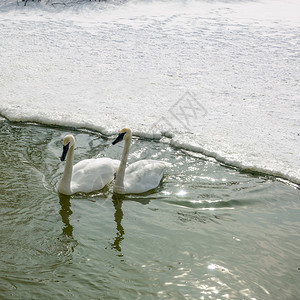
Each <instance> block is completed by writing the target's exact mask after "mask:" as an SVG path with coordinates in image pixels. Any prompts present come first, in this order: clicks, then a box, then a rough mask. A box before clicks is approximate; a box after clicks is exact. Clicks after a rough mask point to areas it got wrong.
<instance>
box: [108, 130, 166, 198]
mask: <svg viewBox="0 0 300 300" xmlns="http://www.w3.org/2000/svg"><path fill="white" fill-rule="evenodd" d="M131 137H132V135H131V131H130V129H128V128H124V129H122V131H121V134H120V135H119V137H118V138H117V139H116V140H115V141H114V142H113V144H116V143H118V142H119V141H121V140H122V139H123V138H124V141H125V144H124V150H123V154H122V159H121V163H120V167H119V170H118V172H117V176H116V179H115V183H114V192H115V193H117V194H140V193H144V192H147V191H150V190H152V189H155V188H156V187H157V186H158V185H159V183H160V181H161V179H162V177H163V174H164V170H165V169H166V168H167V167H170V166H171V164H170V163H167V162H164V161H157V160H151V159H149V160H140V161H137V162H135V163H133V164H131V165H129V166H128V167H127V168H126V163H127V158H128V154H129V148H130V143H131Z"/></svg>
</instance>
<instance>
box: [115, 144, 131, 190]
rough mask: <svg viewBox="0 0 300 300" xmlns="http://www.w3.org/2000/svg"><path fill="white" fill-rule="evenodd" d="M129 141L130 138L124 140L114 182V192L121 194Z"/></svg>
mask: <svg viewBox="0 0 300 300" xmlns="http://www.w3.org/2000/svg"><path fill="white" fill-rule="evenodd" d="M130 143H131V138H130V139H128V140H125V144H124V149H123V154H122V159H121V163H120V166H119V170H118V172H117V177H116V180H115V184H114V192H115V193H120V194H121V193H123V192H124V175H125V170H126V164H127V159H128V154H129V148H130Z"/></svg>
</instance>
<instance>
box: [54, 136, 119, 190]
mask: <svg viewBox="0 0 300 300" xmlns="http://www.w3.org/2000/svg"><path fill="white" fill-rule="evenodd" d="M74 145H75V138H74V136H73V135H71V134H69V135H66V136H65V138H64V141H63V153H62V156H61V159H60V160H61V161H64V160H65V158H66V156H67V161H66V166H65V170H64V173H63V176H62V178H61V181H60V183H59V186H58V191H59V192H60V193H61V194H65V195H72V194H75V193H77V192H83V193H90V192H92V191H97V190H101V189H102V188H103V187H104V186H105V185H106V184H108V183H109V182H111V181H112V180H113V178H114V174H115V172H116V170H117V169H118V167H119V164H120V161H119V160H114V159H110V158H92V159H85V160H82V161H80V162H79V163H77V164H76V165H74V166H73V159H74Z"/></svg>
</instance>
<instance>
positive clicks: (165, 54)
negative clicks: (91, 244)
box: [0, 0, 300, 184]
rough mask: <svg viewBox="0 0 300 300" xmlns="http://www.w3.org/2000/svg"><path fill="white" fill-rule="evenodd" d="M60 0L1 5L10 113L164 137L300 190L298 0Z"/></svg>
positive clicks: (0, 76)
mask: <svg viewBox="0 0 300 300" xmlns="http://www.w3.org/2000/svg"><path fill="white" fill-rule="evenodd" d="M54 2H56V3H57V2H59V1H48V2H47V1H41V2H38V3H36V2H28V3H27V6H26V7H24V6H23V4H22V2H20V1H19V5H17V1H16V0H6V1H1V4H0V41H1V42H0V50H1V52H0V53H1V54H0V63H1V73H0V86H1V89H0V114H1V115H2V116H4V117H6V118H8V119H9V120H13V121H34V122H39V123H43V124H57V125H62V126H74V127H85V128H89V129H95V130H98V131H100V132H102V133H104V134H113V133H116V132H117V131H118V130H119V129H120V128H122V127H125V126H126V127H131V128H132V129H133V132H134V133H135V134H136V135H140V136H149V137H155V138H158V137H160V136H161V134H164V135H166V136H169V137H171V139H170V143H171V144H172V145H175V146H179V147H183V148H186V149H190V150H193V151H199V152H201V153H204V154H207V155H210V156H213V157H215V158H217V159H218V160H220V161H223V162H226V163H228V164H230V165H234V166H237V167H241V168H246V169H251V170H254V171H261V172H264V173H267V174H271V175H275V176H279V177H282V178H286V179H288V180H290V181H292V182H294V183H298V184H299V183H300V159H299V153H300V146H299V139H300V99H299V97H300V96H299V95H300V87H299V78H300V62H299V53H300V19H299V17H298V14H297V12H299V8H300V4H299V3H298V1H292V0H289V1H268V0H265V1H142V0H140V1H128V2H124V3H122V2H118V3H116V2H109V1H108V2H100V3H99V2H96V3H94V2H92V3H91V2H90V1H87V2H86V3H83V2H82V3H80V4H76V5H51V3H54ZM60 2H63V1H61V0H60ZM65 2H66V3H71V2H70V1H65ZM47 3H48V4H47ZM180 100H181V101H180ZM176 103H177V106H176V107H175V106H174V105H175V104H176ZM191 104H193V105H192V106H191ZM172 108H173V109H172Z"/></svg>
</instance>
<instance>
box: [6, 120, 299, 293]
mask: <svg viewBox="0 0 300 300" xmlns="http://www.w3.org/2000/svg"><path fill="white" fill-rule="evenodd" d="M70 132H71V133H73V134H74V135H75V137H76V141H77V144H76V149H75V161H76V162H77V161H79V160H81V159H84V158H91V157H93V156H96V155H99V153H100V155H105V156H109V157H112V158H119V156H120V154H121V151H122V145H117V146H114V147H111V146H110V144H111V141H112V139H111V138H105V137H101V136H100V135H99V134H97V133H93V132H87V131H78V130H67V129H65V128H47V127H42V126H37V125H29V124H27V125H20V124H12V123H9V122H7V121H5V120H2V121H1V120H0V147H1V148H0V149H1V151H0V170H1V174H0V214H1V218H0V220H1V221H0V222H1V224H0V228H1V229H0V230H1V231H0V233H1V250H0V259H1V262H0V298H1V299H49V298H51V299H62V298H66V299H70V298H72V299H157V298H167V299H250V298H251V299H253V298H256V299H297V298H298V297H299V295H300V287H299V276H300V263H299V262H300V218H299V215H300V193H299V187H296V186H293V185H290V184H288V183H287V182H282V181H279V180H277V179H276V178H272V177H267V176H264V175H263V174H249V173H242V172H240V171H239V170H237V169H233V168H230V167H228V166H223V165H220V164H219V163H217V162H215V161H213V160H211V159H208V158H206V157H203V156H201V155H198V154H195V153H187V152H185V151H183V150H180V149H174V148H171V147H170V146H169V145H168V144H165V143H158V142H154V141H150V140H143V139H135V140H134V144H133V147H132V153H131V156H130V160H131V161H135V160H137V159H143V158H154V159H164V160H166V161H169V162H171V163H173V167H172V168H171V169H170V170H168V172H167V174H166V176H165V178H164V179H163V182H162V184H161V185H160V186H159V187H158V188H157V189H156V190H155V191H154V192H152V193H147V194H144V195H135V196H133V195H130V196H116V195H113V194H112V188H111V186H110V187H108V188H106V189H104V190H103V191H99V192H96V193H92V194H88V195H86V194H80V195H74V196H72V197H66V196H59V195H58V194H57V192H56V191H55V187H56V185H57V183H58V181H59V178H60V176H61V174H62V170H63V167H64V164H63V163H61V162H60V161H59V156H60V154H61V150H62V138H63V136H64V135H65V134H66V133H70Z"/></svg>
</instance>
